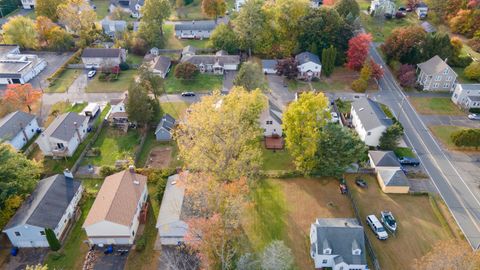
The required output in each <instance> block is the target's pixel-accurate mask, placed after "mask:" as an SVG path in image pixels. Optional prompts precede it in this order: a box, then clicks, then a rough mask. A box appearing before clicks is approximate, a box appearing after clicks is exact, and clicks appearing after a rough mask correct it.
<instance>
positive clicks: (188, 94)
mask: <svg viewBox="0 0 480 270" xmlns="http://www.w3.org/2000/svg"><path fill="white" fill-rule="evenodd" d="M194 96H195V93H194V92H183V93H182V97H194Z"/></svg>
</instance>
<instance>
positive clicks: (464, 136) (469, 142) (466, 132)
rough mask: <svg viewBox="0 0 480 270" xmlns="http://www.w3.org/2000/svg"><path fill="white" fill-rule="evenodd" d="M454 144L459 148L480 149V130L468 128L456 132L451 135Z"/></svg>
mask: <svg viewBox="0 0 480 270" xmlns="http://www.w3.org/2000/svg"><path fill="white" fill-rule="evenodd" d="M450 138H451V139H452V141H453V143H454V144H455V145H456V146H458V147H475V149H478V147H480V129H479V128H476V129H473V128H467V129H462V130H458V131H455V132H454V133H452V135H450Z"/></svg>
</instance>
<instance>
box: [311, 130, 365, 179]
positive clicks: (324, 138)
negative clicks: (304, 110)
mask: <svg viewBox="0 0 480 270" xmlns="http://www.w3.org/2000/svg"><path fill="white" fill-rule="evenodd" d="M366 151H367V148H366V146H365V144H364V143H363V142H362V140H360V138H359V137H358V136H357V135H356V134H353V133H352V132H351V131H350V130H348V129H346V128H344V127H342V126H340V125H337V124H333V123H330V124H327V125H326V126H325V127H324V128H323V130H322V134H321V136H320V139H319V140H318V143H317V152H316V153H315V168H314V170H313V173H314V174H316V175H321V176H333V177H340V176H341V175H342V174H343V173H344V172H345V170H346V169H348V167H349V166H350V165H351V164H352V163H354V162H357V161H358V160H360V159H361V158H362V157H363V156H365V154H366Z"/></svg>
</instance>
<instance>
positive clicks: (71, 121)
mask: <svg viewBox="0 0 480 270" xmlns="http://www.w3.org/2000/svg"><path fill="white" fill-rule="evenodd" d="M87 129H88V118H87V117H86V116H83V115H79V114H76V113H73V112H69V113H64V114H62V115H60V116H58V117H57V118H55V120H53V122H52V123H51V124H50V125H49V126H48V128H47V129H46V130H45V131H43V132H42V133H41V134H40V136H39V137H38V139H37V141H36V143H37V144H38V146H39V147H40V150H42V152H43V154H44V155H45V156H59V157H71V156H72V155H73V154H74V153H75V150H77V147H78V145H80V143H81V142H82V141H83V139H85V136H86V135H87Z"/></svg>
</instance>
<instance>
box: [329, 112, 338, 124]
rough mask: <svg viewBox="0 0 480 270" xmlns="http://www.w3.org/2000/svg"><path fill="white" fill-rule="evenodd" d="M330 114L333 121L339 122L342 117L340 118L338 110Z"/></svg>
mask: <svg viewBox="0 0 480 270" xmlns="http://www.w3.org/2000/svg"><path fill="white" fill-rule="evenodd" d="M330 115H331V116H332V123H338V121H339V120H340V118H338V114H337V113H336V112H331V113H330Z"/></svg>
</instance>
